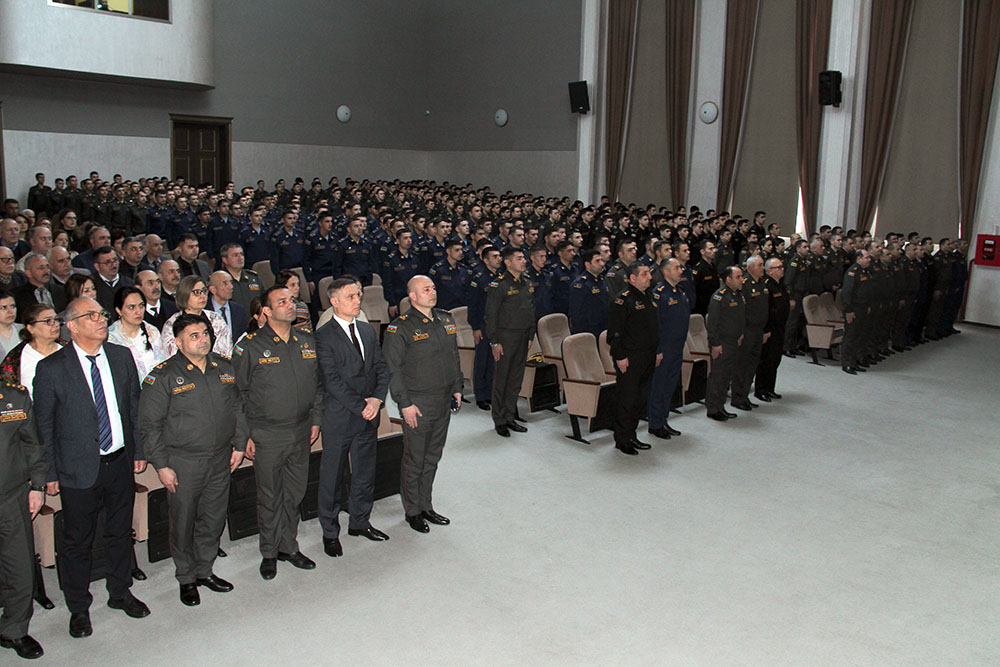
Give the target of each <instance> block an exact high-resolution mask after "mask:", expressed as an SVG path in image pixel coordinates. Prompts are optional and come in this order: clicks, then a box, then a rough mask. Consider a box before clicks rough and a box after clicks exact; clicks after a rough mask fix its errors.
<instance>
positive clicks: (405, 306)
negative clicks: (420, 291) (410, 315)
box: [399, 296, 410, 315]
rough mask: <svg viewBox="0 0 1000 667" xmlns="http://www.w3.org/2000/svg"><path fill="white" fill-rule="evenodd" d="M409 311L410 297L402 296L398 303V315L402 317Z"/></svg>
mask: <svg viewBox="0 0 1000 667" xmlns="http://www.w3.org/2000/svg"><path fill="white" fill-rule="evenodd" d="M409 309H410V297H408V296H404V297H403V298H402V299H401V300H400V302H399V314H400V315H402V314H403V313H405V312H406V311H408V310H409Z"/></svg>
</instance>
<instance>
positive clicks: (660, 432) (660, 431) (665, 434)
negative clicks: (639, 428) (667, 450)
mask: <svg viewBox="0 0 1000 667" xmlns="http://www.w3.org/2000/svg"><path fill="white" fill-rule="evenodd" d="M649 434H650V435H652V436H655V437H657V438H662V439H663V440H669V439H670V431H668V430H667V429H665V428H663V427H662V426H661V427H660V428H651V429H649Z"/></svg>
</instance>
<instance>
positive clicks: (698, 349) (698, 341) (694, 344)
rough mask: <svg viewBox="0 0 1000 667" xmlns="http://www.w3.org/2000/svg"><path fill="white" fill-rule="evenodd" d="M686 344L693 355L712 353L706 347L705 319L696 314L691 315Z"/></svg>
mask: <svg viewBox="0 0 1000 667" xmlns="http://www.w3.org/2000/svg"><path fill="white" fill-rule="evenodd" d="M687 342H688V347H689V348H690V349H691V352H692V353H694V354H711V353H712V351H711V350H710V349H709V345H708V329H706V328H705V318H704V317H703V316H702V315H700V314H698V313H695V314H693V315H691V320H690V324H689V325H688V337H687Z"/></svg>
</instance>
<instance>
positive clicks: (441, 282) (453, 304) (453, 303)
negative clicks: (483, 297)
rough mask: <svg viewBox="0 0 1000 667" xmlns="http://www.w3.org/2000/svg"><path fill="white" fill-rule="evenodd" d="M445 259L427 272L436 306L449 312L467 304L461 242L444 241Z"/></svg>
mask: <svg viewBox="0 0 1000 667" xmlns="http://www.w3.org/2000/svg"><path fill="white" fill-rule="evenodd" d="M445 252H446V254H445V258H444V259H442V260H441V261H440V262H438V263H437V264H435V265H434V266H432V267H431V270H430V271H429V272H428V275H429V276H430V278H431V280H433V281H434V287H435V288H436V289H437V292H438V306H440V307H441V308H443V309H445V310H451V309H452V308H457V307H459V306H466V305H468V303H469V296H468V289H469V269H467V268H466V267H465V265H464V264H463V263H462V255H463V251H462V241H461V240H460V239H457V238H455V237H452V238H450V239H448V240H447V241H445Z"/></svg>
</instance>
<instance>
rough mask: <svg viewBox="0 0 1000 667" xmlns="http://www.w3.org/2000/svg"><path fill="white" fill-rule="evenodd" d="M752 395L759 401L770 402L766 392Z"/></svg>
mask: <svg viewBox="0 0 1000 667" xmlns="http://www.w3.org/2000/svg"><path fill="white" fill-rule="evenodd" d="M753 397H754V398H756V399H757V400H758V401H760V402H762V403H770V402H771V397H770V396H768V395H767V394H754V395H753Z"/></svg>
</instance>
